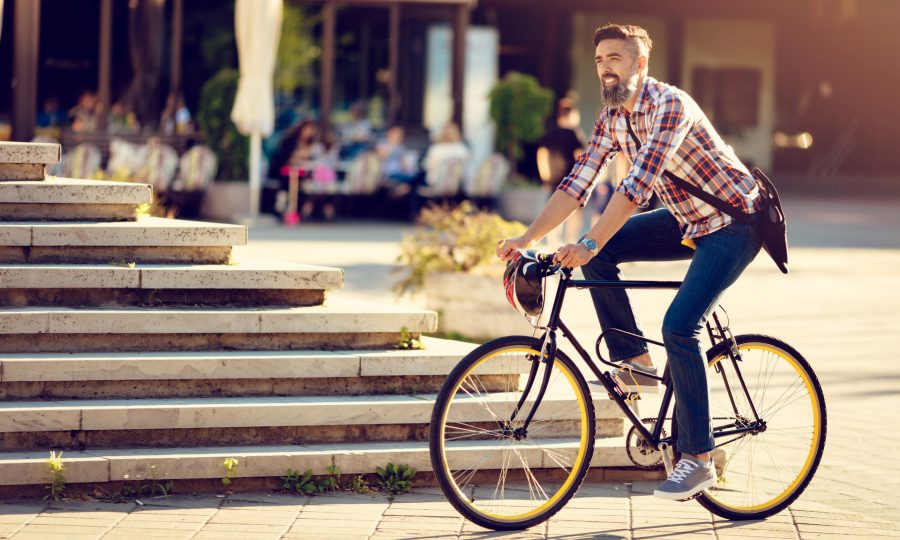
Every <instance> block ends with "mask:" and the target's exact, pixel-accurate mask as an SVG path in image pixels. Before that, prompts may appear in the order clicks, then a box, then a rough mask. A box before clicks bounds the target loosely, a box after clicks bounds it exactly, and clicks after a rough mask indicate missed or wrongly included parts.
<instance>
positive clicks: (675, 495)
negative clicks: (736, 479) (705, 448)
mask: <svg viewBox="0 0 900 540" xmlns="http://www.w3.org/2000/svg"><path fill="white" fill-rule="evenodd" d="M715 485H716V468H715V467H714V466H713V465H712V463H710V462H708V461H701V460H698V459H694V458H691V457H687V456H684V457H682V458H681V459H680V460H679V461H678V464H677V465H675V469H674V470H672V474H670V475H669V477H668V478H666V481H665V482H663V483H662V484H660V485H659V487H658V488H656V490H654V491H653V495H654V496H656V497H659V498H662V499H669V500H673V501H683V500H686V499H690V498H691V497H693V496H694V495H696V494H698V493H700V492H701V491H703V490H704V489H709V488H711V487H713V486H715Z"/></svg>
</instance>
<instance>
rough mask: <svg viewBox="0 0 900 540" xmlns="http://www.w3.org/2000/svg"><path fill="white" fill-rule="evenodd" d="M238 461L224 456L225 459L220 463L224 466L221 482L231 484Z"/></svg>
mask: <svg viewBox="0 0 900 540" xmlns="http://www.w3.org/2000/svg"><path fill="white" fill-rule="evenodd" d="M239 463H240V462H239V461H238V460H236V459H234V458H225V461H224V462H223V463H222V465H223V466H224V467H225V476H224V477H223V478H222V483H223V484H225V485H226V486H227V485H230V484H231V479H232V478H234V476H235V475H236V474H237V466H238V464H239Z"/></svg>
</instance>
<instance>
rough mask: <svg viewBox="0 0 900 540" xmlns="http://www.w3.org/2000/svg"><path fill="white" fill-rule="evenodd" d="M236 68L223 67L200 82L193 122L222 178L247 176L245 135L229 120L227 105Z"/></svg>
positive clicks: (234, 86)
mask: <svg viewBox="0 0 900 540" xmlns="http://www.w3.org/2000/svg"><path fill="white" fill-rule="evenodd" d="M238 78H239V75H238V72H237V70H235V69H231V68H223V69H221V70H219V72H218V73H216V74H215V75H214V76H213V77H212V78H211V79H210V80H208V81H206V84H204V85H203V90H202V91H201V92H200V110H199V111H198V113H197V122H198V123H199V124H200V130H201V131H202V132H203V137H204V138H205V140H206V144H208V145H209V146H210V147H211V148H212V149H213V151H214V152H215V153H216V155H217V156H218V157H219V174H218V177H219V178H221V179H226V180H235V179H245V178H247V159H248V156H249V153H250V145H249V139H248V138H247V137H245V136H243V135H241V134H240V133H239V132H238V130H237V127H236V126H235V125H234V122H232V121H231V108H232V106H233V105H234V98H235V95H236V94H237V87H238Z"/></svg>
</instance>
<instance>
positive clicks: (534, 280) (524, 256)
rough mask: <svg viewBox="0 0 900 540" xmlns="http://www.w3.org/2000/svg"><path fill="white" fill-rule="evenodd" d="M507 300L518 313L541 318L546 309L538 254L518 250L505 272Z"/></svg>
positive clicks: (504, 282)
mask: <svg viewBox="0 0 900 540" xmlns="http://www.w3.org/2000/svg"><path fill="white" fill-rule="evenodd" d="M503 288H504V290H505V291H506V300H507V301H508V302H509V303H510V305H512V307H513V308H515V310H516V311H518V312H519V313H522V314H523V315H526V316H528V317H539V316H540V315H541V311H543V309H544V287H543V276H541V275H540V264H538V259H537V253H536V252H534V251H525V250H517V251H516V254H515V256H513V258H512V259H510V260H509V262H507V263H506V271H505V272H503Z"/></svg>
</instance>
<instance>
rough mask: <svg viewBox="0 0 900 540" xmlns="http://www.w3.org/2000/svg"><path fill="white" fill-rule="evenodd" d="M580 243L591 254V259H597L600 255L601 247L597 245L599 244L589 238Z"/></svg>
mask: <svg viewBox="0 0 900 540" xmlns="http://www.w3.org/2000/svg"><path fill="white" fill-rule="evenodd" d="M578 243H579V244H581V245H582V246H584V247H586V248H587V250H588V251H590V252H591V257H596V256H597V254H598V253H600V246H598V245H597V242H595V241H593V240H591V239H590V238H588V237H587V236H585V237H584V238H582V239H581V240H579V241H578Z"/></svg>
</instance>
